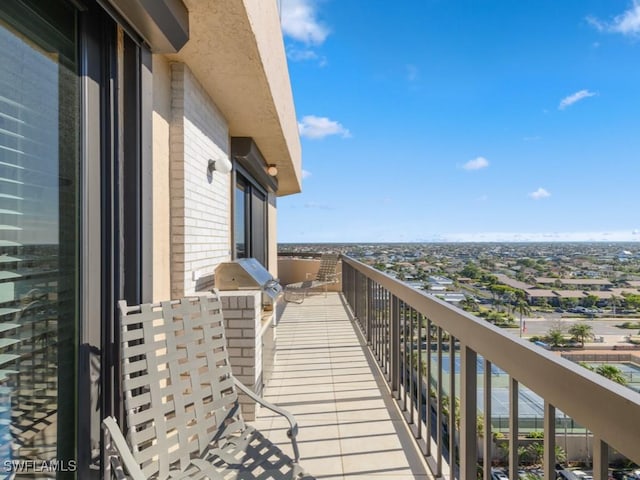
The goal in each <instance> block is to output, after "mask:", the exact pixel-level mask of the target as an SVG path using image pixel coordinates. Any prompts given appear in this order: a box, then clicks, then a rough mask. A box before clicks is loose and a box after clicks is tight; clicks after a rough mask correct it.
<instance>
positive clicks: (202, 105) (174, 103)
mask: <svg viewBox="0 0 640 480" xmlns="http://www.w3.org/2000/svg"><path fill="white" fill-rule="evenodd" d="M223 157H224V158H227V159H228V158H229V129H228V125H227V122H226V120H225V118H224V117H223V115H222V114H221V113H220V110H219V109H218V108H217V107H216V105H215V103H214V101H213V100H212V99H211V98H210V97H209V96H208V95H207V93H206V92H205V91H204V89H203V88H202V86H201V85H200V83H199V82H198V80H197V79H196V78H195V77H194V76H193V74H192V73H191V71H190V70H189V68H188V67H187V66H186V65H185V64H182V63H172V64H171V124H170V159H171V161H170V163H171V165H170V177H171V178H170V189H171V199H170V201H171V214H170V217H171V295H172V297H173V298H176V297H179V296H182V295H184V294H190V293H193V292H194V291H195V290H196V282H197V281H198V279H201V278H202V277H206V276H208V275H211V274H212V273H213V272H214V270H215V267H216V266H217V265H218V264H219V263H220V262H223V261H227V260H229V259H230V258H231V255H230V253H231V240H230V232H231V228H230V227H231V213H230V212H231V205H230V196H231V188H230V176H229V175H224V174H221V173H219V172H213V174H210V173H208V171H207V165H208V163H209V160H210V159H211V160H217V159H220V158H223Z"/></svg>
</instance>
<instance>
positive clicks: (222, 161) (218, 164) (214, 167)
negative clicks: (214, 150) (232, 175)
mask: <svg viewBox="0 0 640 480" xmlns="http://www.w3.org/2000/svg"><path fill="white" fill-rule="evenodd" d="M232 167H233V166H232V165H231V162H230V161H229V159H228V158H225V157H223V158H219V159H217V160H209V164H208V165H207V172H208V173H210V174H212V173H213V172H214V171H215V172H220V173H222V174H224V175H226V174H227V173H229V172H230V171H231V168H232Z"/></svg>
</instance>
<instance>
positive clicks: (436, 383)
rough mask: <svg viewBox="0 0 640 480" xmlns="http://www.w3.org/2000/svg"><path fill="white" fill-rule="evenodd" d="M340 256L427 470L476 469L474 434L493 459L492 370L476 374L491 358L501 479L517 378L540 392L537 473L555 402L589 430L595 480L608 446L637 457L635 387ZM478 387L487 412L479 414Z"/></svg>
mask: <svg viewBox="0 0 640 480" xmlns="http://www.w3.org/2000/svg"><path fill="white" fill-rule="evenodd" d="M342 260H343V262H342V263H343V266H342V275H343V277H342V284H343V293H344V295H345V298H346V299H347V301H348V302H349V304H350V306H351V308H352V310H353V313H354V316H355V317H356V319H357V321H358V324H359V326H360V328H361V330H362V333H363V335H364V336H365V337H366V339H367V342H368V344H369V346H370V349H371V351H372V353H373V354H374V356H375V357H376V359H377V361H378V363H379V365H380V368H381V369H382V371H383V372H384V373H385V375H386V378H387V381H388V382H389V386H390V389H391V390H392V391H393V393H394V397H395V398H396V400H397V401H398V402H399V404H400V407H401V408H402V409H403V411H404V412H405V419H406V421H407V423H408V424H409V425H410V426H411V427H412V430H413V432H414V436H415V438H416V440H417V441H418V443H419V444H420V445H421V448H422V451H423V453H424V455H425V456H426V459H427V463H428V464H429V466H430V468H431V470H432V473H433V474H434V475H436V476H440V477H441V476H449V477H450V478H462V479H475V478H477V475H478V468H479V464H478V453H479V447H478V443H479V441H478V438H479V436H481V437H482V438H483V440H482V442H481V446H480V450H481V451H482V454H483V455H482V458H483V459H491V458H492V449H493V448H495V447H494V439H493V435H492V433H493V431H492V430H493V426H492V422H491V415H490V412H491V410H492V409H491V402H492V395H491V394H492V377H493V375H491V374H486V375H482V376H481V379H482V385H478V381H477V379H478V378H479V377H478V365H480V366H481V367H483V368H484V372H491V371H492V368H493V366H496V367H498V368H500V369H501V370H503V371H504V372H506V374H508V392H509V394H508V397H509V402H508V403H509V415H508V417H509V422H508V423H509V424H508V433H507V436H508V446H509V448H508V460H509V461H508V464H509V478H511V479H517V478H518V469H519V462H518V446H519V443H518V442H519V439H518V433H519V412H518V406H519V401H518V399H519V391H520V390H524V388H523V387H522V386H526V387H527V389H529V390H530V391H531V392H534V394H537V395H538V396H539V397H541V398H542V399H543V400H544V415H543V426H544V441H543V442H542V443H543V447H544V454H543V466H544V467H543V469H544V478H545V479H549V480H554V479H555V478H556V472H555V466H556V433H557V432H556V410H559V411H562V412H564V414H565V415H569V416H570V417H571V418H572V419H573V420H575V421H576V422H578V423H579V424H580V425H582V426H583V427H585V428H586V430H585V431H586V432H591V434H592V435H593V436H592V437H590V438H591V442H592V445H593V471H594V478H595V479H596V480H600V479H602V480H607V479H608V466H609V465H608V464H609V462H608V459H609V451H610V449H615V450H616V451H618V452H620V453H621V454H622V455H624V456H626V457H627V458H628V459H630V460H632V461H634V462H636V463H640V394H638V393H636V392H633V391H632V390H630V389H627V388H626V387H624V386H621V385H618V384H616V383H614V382H612V381H610V380H608V379H605V378H604V377H601V376H599V375H597V374H595V373H593V372H591V371H589V370H588V369H586V368H583V367H582V366H580V365H577V364H575V363H573V362H571V361H569V360H566V359H564V358H561V357H560V356H558V355H555V354H553V353H551V352H548V351H546V350H544V349H541V348H540V347H538V346H535V345H532V344H531V343H530V342H528V341H525V340H522V339H520V338H517V337H514V336H513V335H511V334H509V333H506V332H504V331H503V330H501V329H500V328H498V327H495V326H493V325H491V324H489V323H488V322H486V321H484V320H481V319H478V318H476V317H474V316H473V315H470V314H468V313H466V312H464V311H462V310H460V309H458V308H456V307H453V306H451V305H450V304H448V303H445V302H443V301H441V300H439V299H437V298H435V297H433V296H429V295H426V294H425V293H422V292H420V291H417V290H415V289H413V288H411V287H409V286H407V285H405V284H403V283H401V282H399V281H397V280H396V279H394V278H392V277H390V276H388V275H386V274H384V273H382V272H380V271H378V270H375V269H373V268H371V267H369V266H367V265H365V264H363V263H361V262H358V261H356V260H354V259H352V258H349V257H346V256H343V257H342ZM423 338H424V340H423ZM447 352H448V353H447ZM457 352H459V353H457ZM445 356H448V360H444V358H445ZM480 356H481V357H482V358H480ZM457 361H458V362H459V367H457V366H456V362H457ZM456 368H457V369H458V370H459V381H458V382H456V375H455V371H456ZM427 372H430V375H426V373H427ZM447 377H448V378H447ZM457 387H459V390H460V391H459V392H458V391H456V388H457ZM479 387H481V388H482V390H483V397H482V398H483V404H484V411H485V412H489V414H485V415H484V419H483V420H481V421H479V420H478V402H477V397H478V392H479ZM425 390H426V394H425V393H424V392H425ZM529 390H527V391H529ZM419 392H420V394H418V393H419ZM456 398H457V399H459V408H458V406H457V405H456V403H457V402H456V400H455V399H456ZM449 399H454V400H449ZM478 423H480V424H481V425H480V429H481V431H482V435H479V433H478V432H479V430H478V428H479V425H478ZM588 439H589V437H587V440H588ZM450 459H454V461H453V462H451V461H450ZM485 463H487V464H489V462H487V461H486V460H485ZM451 465H453V467H451ZM483 470H484V473H483V477H484V480H490V479H491V469H490V468H485V469H483Z"/></svg>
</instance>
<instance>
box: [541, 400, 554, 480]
mask: <svg viewBox="0 0 640 480" xmlns="http://www.w3.org/2000/svg"><path fill="white" fill-rule="evenodd" d="M543 445H544V457H543V459H544V462H543V463H544V478H545V480H555V478H556V470H555V466H556V408H555V407H554V406H553V405H551V404H550V403H549V402H548V401H546V400H545V402H544V444H543Z"/></svg>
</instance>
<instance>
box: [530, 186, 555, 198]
mask: <svg viewBox="0 0 640 480" xmlns="http://www.w3.org/2000/svg"><path fill="white" fill-rule="evenodd" d="M529 196H530V197H531V198H533V199H534V200H540V199H541V198H547V197H550V196H551V194H550V193H549V192H548V191H546V190H545V189H544V188H542V187H540V188H538V189H537V190H536V191H535V192H531V193H530V194H529Z"/></svg>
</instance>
